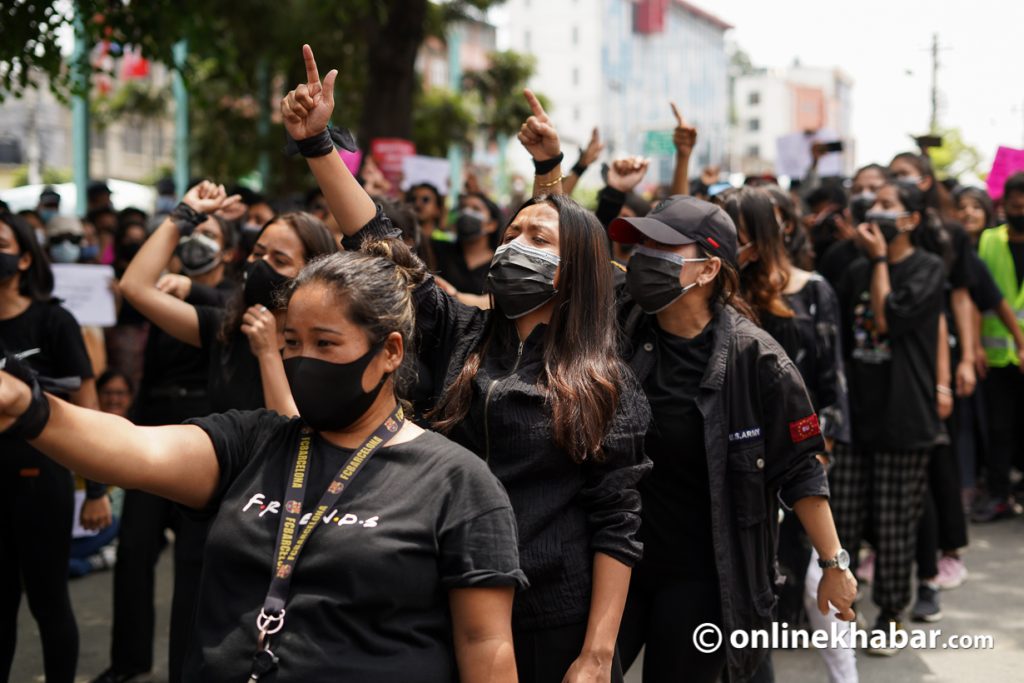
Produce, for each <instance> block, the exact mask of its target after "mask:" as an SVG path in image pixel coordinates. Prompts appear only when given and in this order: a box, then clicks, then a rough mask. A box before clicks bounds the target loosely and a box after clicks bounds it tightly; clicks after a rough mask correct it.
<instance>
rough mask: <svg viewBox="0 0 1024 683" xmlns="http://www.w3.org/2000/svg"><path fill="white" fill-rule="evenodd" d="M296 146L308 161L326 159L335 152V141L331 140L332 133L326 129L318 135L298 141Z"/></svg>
mask: <svg viewBox="0 0 1024 683" xmlns="http://www.w3.org/2000/svg"><path fill="white" fill-rule="evenodd" d="M295 146H296V147H297V148H298V150H299V154H301V155H302V156H304V157H306V158H307V159H314V158H316V157H325V156H327V155H328V154H330V153H332V152H333V151H334V140H332V139H331V133H330V131H329V130H327V129H326V128H324V129H323V130H322V131H320V132H319V133H317V134H316V135H313V136H311V137H308V138H302V139H301V140H296V141H295Z"/></svg>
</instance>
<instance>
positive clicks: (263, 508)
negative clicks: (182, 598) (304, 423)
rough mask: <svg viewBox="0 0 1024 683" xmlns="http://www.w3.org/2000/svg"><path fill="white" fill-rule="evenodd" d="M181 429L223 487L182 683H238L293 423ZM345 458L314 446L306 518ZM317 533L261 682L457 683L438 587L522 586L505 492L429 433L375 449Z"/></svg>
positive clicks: (287, 468) (254, 416)
mask: <svg viewBox="0 0 1024 683" xmlns="http://www.w3.org/2000/svg"><path fill="white" fill-rule="evenodd" d="M190 422H191V424H196V425H198V426H200V427H201V428H202V429H203V430H205V431H206V433H207V434H208V435H209V437H210V440H211V441H212V442H213V445H214V448H215V450H216V453H217V460H218V462H219V463H220V483H219V485H218V487H217V490H216V492H215V493H214V496H213V499H212V501H211V503H210V506H209V507H208V508H207V511H206V512H207V513H211V512H214V511H216V516H215V518H214V520H213V524H212V527H211V529H210V536H209V542H208V543H207V545H206V555H205V560H204V564H203V576H202V582H201V586H200V594H199V599H198V601H197V612H196V620H195V628H194V630H193V637H192V644H191V646H190V648H189V654H188V657H187V659H186V664H185V680H188V681H210V682H214V681H215V682H216V683H228V682H231V681H237V682H238V683H243V682H244V681H246V680H247V678H248V675H249V665H250V662H251V660H252V655H253V652H254V651H255V648H256V635H257V633H256V626H255V622H256V615H257V614H258V613H259V610H260V608H261V607H262V604H263V600H264V598H265V597H266V593H267V589H268V587H269V585H270V577H271V573H272V570H273V566H274V558H273V554H274V548H275V543H276V539H277V531H278V524H279V522H280V518H279V516H278V515H279V506H280V502H281V500H282V496H283V494H284V489H285V486H286V483H287V482H288V481H289V479H290V477H291V469H292V465H293V461H294V457H295V451H296V448H297V446H298V438H299V430H300V428H301V422H300V421H299V420H298V419H293V420H289V419H287V418H284V417H281V416H280V415H278V414H276V413H274V412H271V411H268V410H257V411H249V412H239V411H231V412H229V413H225V414H220V415H210V416H209V417H205V418H198V419H196V420H192V421H190ZM350 456H351V451H348V450H343V449H340V448H337V447H334V446H332V445H330V444H329V443H327V442H326V441H325V440H323V439H321V438H319V437H315V438H314V443H313V448H312V455H311V458H310V469H309V470H308V482H309V487H308V489H307V495H306V502H305V505H304V506H303V508H304V512H306V513H309V512H312V510H313V509H314V508H315V506H316V505H317V503H318V501H319V500H320V497H321V496H322V495H323V492H324V490H325V489H326V487H327V485H328V483H329V482H330V481H331V480H332V478H333V477H334V475H335V474H336V473H337V471H338V469H339V468H340V467H341V466H342V465H343V464H344V463H345V462H346V461H347V460H348V458H349V457H350ZM322 526H323V528H320V529H317V531H316V532H315V533H314V534H313V535H312V536H310V537H309V540H308V541H307V542H306V546H305V548H304V549H303V551H302V555H301V556H300V557H299V560H298V564H297V565H296V567H295V572H294V574H293V578H292V583H291V590H290V595H289V598H288V601H287V604H286V607H285V609H286V617H285V626H284V629H283V630H282V631H281V632H280V633H279V634H277V635H276V636H274V638H273V650H274V652H275V653H276V654H277V655H279V656H280V658H281V662H280V666H279V668H278V670H277V671H276V672H273V673H270V674H267V675H266V676H265V677H263V678H261V679H260V681H261V682H264V681H266V682H267V683H275V682H276V683H284V682H286V681H287V682H291V681H295V682H299V681H301V682H302V683H311V682H316V681H331V682H333V681H373V682H374V683H389V682H392V681H393V682H395V683H398V682H402V683H406V682H411V681H423V682H427V681H430V682H434V681H438V682H441V681H443V682H444V683H449V682H451V681H455V680H456V679H457V675H456V667H455V661H454V654H453V649H452V636H451V617H450V615H449V612H448V590H449V589H452V588H468V587H489V586H519V587H524V586H525V576H524V575H523V573H522V572H521V571H520V569H519V560H518V554H517V551H516V546H517V539H516V528H515V518H514V517H513V514H512V508H511V505H510V504H509V500H508V496H507V495H506V494H505V491H504V489H502V487H501V484H500V483H498V481H497V479H495V478H494V475H492V474H491V473H490V471H489V470H488V469H487V465H486V464H485V463H484V462H483V461H482V460H481V459H480V458H478V457H476V456H475V455H473V454H472V453H470V452H469V451H467V450H466V449H464V448H462V447H460V446H458V445H456V444H454V443H452V442H451V441H449V440H447V439H445V438H444V437H442V436H440V435H438V434H435V433H433V432H426V433H424V434H422V435H420V436H419V437H417V438H416V439H414V440H412V441H410V442H407V443H404V444H399V445H395V446H391V447H385V448H382V449H380V450H378V451H377V452H376V454H375V455H374V456H373V457H372V458H371V459H370V460H369V461H368V462H367V463H366V464H365V465H364V467H363V470H362V472H361V473H360V474H359V475H358V477H357V478H356V480H355V481H354V482H353V484H352V486H351V487H350V488H349V489H348V490H347V491H346V492H345V494H344V495H343V497H342V498H341V500H340V501H339V503H338V507H337V509H336V510H332V511H330V512H328V513H327V514H325V515H324V520H323V525H322Z"/></svg>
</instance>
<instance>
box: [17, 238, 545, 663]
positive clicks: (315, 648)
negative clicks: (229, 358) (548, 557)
mask: <svg viewBox="0 0 1024 683" xmlns="http://www.w3.org/2000/svg"><path fill="white" fill-rule="evenodd" d="M420 276H421V275H420V274H419V273H410V272H409V271H407V270H406V269H405V268H402V267H399V266H397V265H396V264H395V263H393V262H392V261H390V260H388V259H384V258H378V257H374V256H369V255H366V254H361V253H358V252H356V253H342V254H333V255H330V256H326V257H324V258H321V259H318V260H316V261H315V262H313V263H311V264H310V265H308V266H307V267H306V268H304V269H303V271H302V272H301V273H300V274H298V277H296V278H294V279H293V280H292V281H291V282H290V283H288V286H287V287H286V290H287V292H286V293H285V296H286V298H287V299H288V302H287V303H288V305H287V314H286V316H285V321H284V332H285V339H286V344H285V350H284V363H285V368H286V372H287V377H288V383H289V386H290V387H291V391H292V393H293V395H294V396H295V400H296V403H297V405H298V408H299V415H300V417H299V418H297V419H289V418H286V417H283V416H281V415H279V414H277V413H275V412H273V411H269V410H251V411H230V412H228V413H224V414H213V415H210V416H208V417H204V418H198V419H194V420H190V421H189V422H188V423H187V424H185V425H177V426H165V427H137V426H135V425H133V424H131V423H130V422H128V421H127V420H124V419H122V418H119V417H116V416H113V415H107V414H105V413H99V412H96V411H90V410H84V409H81V408H78V407H75V406H72V405H70V404H68V403H66V402H64V401H61V400H60V399H57V398H55V397H53V396H51V395H49V394H45V393H43V392H42V391H41V390H40V389H39V387H38V385H34V384H31V382H30V383H29V384H26V383H25V381H24V379H23V378H28V376H27V375H25V374H24V373H22V372H21V371H20V370H19V369H18V368H16V367H9V368H8V370H10V371H11V372H13V373H15V374H16V375H17V377H18V378H15V376H12V375H11V374H8V372H6V371H5V372H0V431H4V430H6V433H7V434H9V435H14V436H18V437H21V438H24V439H27V440H29V441H30V442H31V443H32V444H33V445H34V446H36V447H37V448H39V449H40V450H42V451H43V452H45V453H47V454H48V455H49V456H50V457H52V458H53V459H54V460H55V461H57V462H61V463H63V464H64V465H66V466H69V467H72V468H73V469H74V470H75V471H77V472H81V473H84V474H86V475H91V476H95V477H100V478H102V479H104V480H107V481H110V482H112V483H116V484H118V485H120V486H123V487H124V488H126V489H136V488H137V489H143V490H146V491H149V492H151V493H154V494H156V495H158V496H162V497H166V498H169V499H171V500H174V501H177V502H178V503H181V504H182V505H184V506H187V507H189V508H192V509H194V510H195V511H196V512H195V514H196V515H197V516H200V517H207V518H209V519H211V520H212V525H211V529H210V543H209V544H207V548H206V557H205V564H204V569H203V582H202V586H201V593H200V596H199V600H198V601H197V605H196V613H195V618H194V624H195V626H194V629H193V632H192V639H191V644H190V647H189V649H188V659H187V661H186V665H185V671H184V674H183V678H184V680H187V681H190V682H191V681H196V682H199V683H202V682H210V683H214V682H220V681H241V680H249V679H251V680H257V679H258V680H274V681H278V682H280V683H291V682H294V683H299V682H302V683H317V682H319V681H323V682H327V681H339V680H345V681H374V682H375V683H389V682H393V683H398V682H399V681H402V682H405V681H410V680H413V681H423V682H424V683H427V682H430V683H434V682H437V683H452V682H453V681H455V680H461V681H465V682H467V683H513V682H514V681H516V680H517V679H516V669H515V660H514V657H513V653H512V637H511V629H510V614H511V609H512V599H513V594H514V591H515V588H517V587H520V588H524V587H525V586H526V581H525V580H524V577H523V573H522V571H520V569H519V563H518V557H517V554H516V529H515V518H514V517H513V514H512V510H511V507H510V504H509V499H508V496H507V495H506V494H505V493H504V491H503V490H502V488H501V485H500V484H499V483H498V481H497V480H496V479H495V478H494V476H493V475H492V474H491V473H490V472H488V471H487V466H486V465H485V464H484V463H483V462H481V461H480V459H479V458H477V457H476V456H474V455H473V454H472V453H470V452H469V451H467V450H466V449H464V448H462V447H460V446H458V445H456V444H454V443H452V442H451V441H449V440H448V439H446V438H444V437H443V436H441V435H439V434H436V433H433V432H425V431H424V430H422V429H420V428H419V427H417V426H416V425H414V424H412V423H411V422H409V421H407V420H406V419H405V416H404V409H403V407H402V405H401V403H400V400H399V399H400V397H401V391H402V390H403V387H404V386H405V385H406V383H407V382H408V380H409V379H410V378H409V377H407V376H406V369H407V361H409V360H410V359H411V356H407V355H406V352H405V350H406V349H407V348H409V345H410V344H411V342H412V339H413V335H414V333H415V329H414V328H415V322H414V307H413V294H412V289H413V287H415V286H416V280H415V279H413V280H411V279H410V278H418V277H420ZM28 379H30V378H28ZM30 385H31V386H30ZM5 557H6V556H5ZM65 562H66V558H65ZM65 571H66V566H65ZM60 654H61V656H62V657H66V653H65V652H61V653H60ZM247 677H249V678H247ZM68 680H70V679H68Z"/></svg>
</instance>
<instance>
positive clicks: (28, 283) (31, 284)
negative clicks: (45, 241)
mask: <svg viewBox="0 0 1024 683" xmlns="http://www.w3.org/2000/svg"><path fill="white" fill-rule="evenodd" d="M0 223H3V224H4V225H6V226H7V227H9V228H10V229H11V232H13V233H14V241H15V242H17V243H18V253H19V254H25V253H26V252H28V253H29V254H31V255H32V263H31V265H29V267H28V270H26V271H25V272H23V273H20V274H19V278H20V279H19V280H18V293H19V294H21V296H24V297H28V298H29V299H31V300H32V301H36V302H39V303H46V302H48V301H52V300H53V271H52V270H50V262H49V260H48V259H47V258H46V254H45V253H44V252H43V248H42V247H41V246H39V240H38V239H36V231H35V230H33V229H32V226H31V225H29V223H28V221H26V220H25V219H24V218H22V217H21V216H16V215H14V214H13V213H10V212H9V211H5V212H2V213H0Z"/></svg>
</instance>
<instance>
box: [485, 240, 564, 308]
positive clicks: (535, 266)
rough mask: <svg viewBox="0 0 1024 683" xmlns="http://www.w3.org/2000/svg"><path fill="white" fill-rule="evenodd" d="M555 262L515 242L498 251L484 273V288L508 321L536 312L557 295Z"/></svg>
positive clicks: (539, 252) (537, 250)
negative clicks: (485, 286)
mask: <svg viewBox="0 0 1024 683" xmlns="http://www.w3.org/2000/svg"><path fill="white" fill-rule="evenodd" d="M558 264H559V258H558V257H557V256H555V255H554V254H552V253H550V252H546V251H544V250H542V249H534V248H533V247H528V246H526V245H524V244H520V243H519V242H509V243H508V244H503V245H501V246H500V247H498V250H497V251H495V252H494V259H493V260H492V261H491V269H490V271H488V273H487V288H488V290H489V291H490V292H491V293H492V294H494V300H495V302H496V303H497V304H498V306H499V307H501V311H502V313H504V314H505V317H506V318H508V319H510V320H515V319H516V318H521V317H523V316H524V315H526V314H527V313H530V312H532V311H535V310H537V309H538V308H540V307H541V306H543V305H544V304H546V303H547V302H549V301H551V299H552V297H554V296H555V293H556V292H557V291H558V290H557V289H555V273H556V272H557V271H558Z"/></svg>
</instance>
